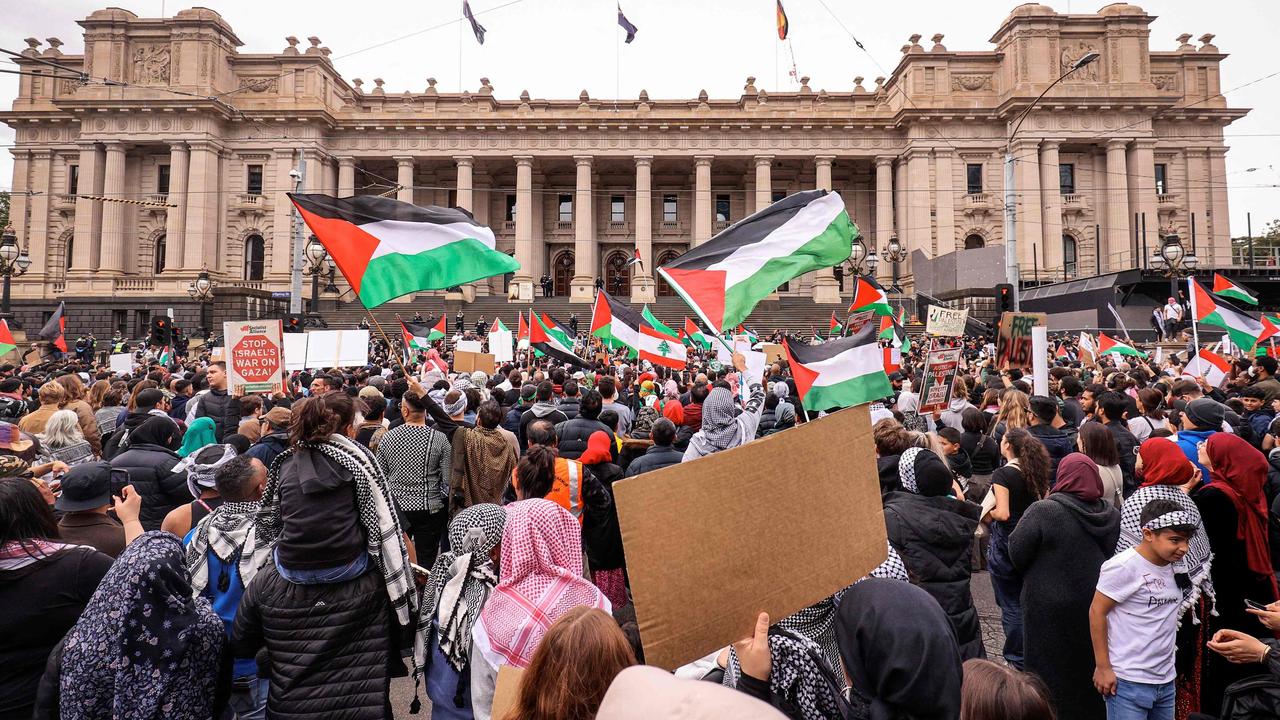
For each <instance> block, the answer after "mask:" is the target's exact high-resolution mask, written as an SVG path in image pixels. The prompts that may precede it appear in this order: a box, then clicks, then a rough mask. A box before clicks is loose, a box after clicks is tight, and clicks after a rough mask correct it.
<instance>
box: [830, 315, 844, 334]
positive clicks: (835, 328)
mask: <svg viewBox="0 0 1280 720" xmlns="http://www.w3.org/2000/svg"><path fill="white" fill-rule="evenodd" d="M843 332H844V326H843V325H841V324H840V321H839V320H836V311H835V310H832V311H831V324H830V325H828V326H827V337H835V336H837V335H839V334H841V333H843Z"/></svg>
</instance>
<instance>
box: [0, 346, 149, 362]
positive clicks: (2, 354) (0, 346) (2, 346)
mask: <svg viewBox="0 0 1280 720" xmlns="http://www.w3.org/2000/svg"><path fill="white" fill-rule="evenodd" d="M0 348H3V346H2V345H0ZM3 354H4V353H0V355H3ZM170 360H173V352H172V351H171V350H170V349H169V346H168V345H165V346H164V347H163V348H161V350H160V357H159V362H160V364H161V365H168V364H169V361H170Z"/></svg>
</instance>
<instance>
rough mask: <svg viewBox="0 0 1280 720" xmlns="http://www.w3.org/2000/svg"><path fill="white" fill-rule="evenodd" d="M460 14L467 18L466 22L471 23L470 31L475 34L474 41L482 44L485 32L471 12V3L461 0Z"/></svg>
mask: <svg viewBox="0 0 1280 720" xmlns="http://www.w3.org/2000/svg"><path fill="white" fill-rule="evenodd" d="M462 15H463V17H465V18H466V19H467V22H469V23H471V32H472V34H474V35H475V36H476V42H478V43H480V44H481V45H483V44H484V34H485V29H484V26H483V25H481V24H480V23H478V22H476V16H475V15H473V14H472V13H471V3H470V2H468V1H467V0H462Z"/></svg>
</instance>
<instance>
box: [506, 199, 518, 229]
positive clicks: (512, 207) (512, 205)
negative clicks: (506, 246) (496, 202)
mask: <svg viewBox="0 0 1280 720" xmlns="http://www.w3.org/2000/svg"><path fill="white" fill-rule="evenodd" d="M504 217H505V218H506V221H507V222H515V221H516V196H515V195H508V196H507V212H506V215H505V216H504Z"/></svg>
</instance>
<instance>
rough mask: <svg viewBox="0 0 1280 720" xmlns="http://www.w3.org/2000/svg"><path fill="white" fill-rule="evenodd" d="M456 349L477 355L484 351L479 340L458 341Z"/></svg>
mask: <svg viewBox="0 0 1280 720" xmlns="http://www.w3.org/2000/svg"><path fill="white" fill-rule="evenodd" d="M457 348H458V349H459V350H466V351H467V352H473V353H478V352H480V351H481V350H483V349H484V344H483V343H481V342H480V341H479V340H459V341H458V344H457Z"/></svg>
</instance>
